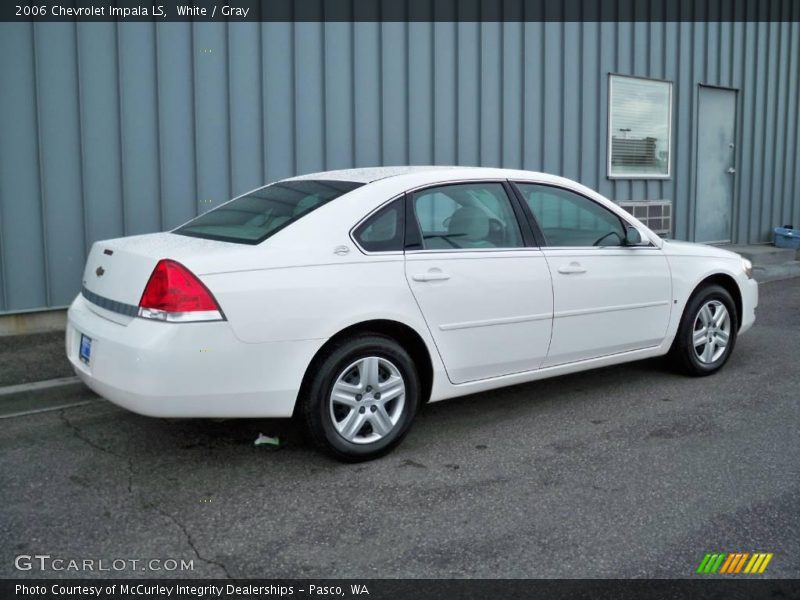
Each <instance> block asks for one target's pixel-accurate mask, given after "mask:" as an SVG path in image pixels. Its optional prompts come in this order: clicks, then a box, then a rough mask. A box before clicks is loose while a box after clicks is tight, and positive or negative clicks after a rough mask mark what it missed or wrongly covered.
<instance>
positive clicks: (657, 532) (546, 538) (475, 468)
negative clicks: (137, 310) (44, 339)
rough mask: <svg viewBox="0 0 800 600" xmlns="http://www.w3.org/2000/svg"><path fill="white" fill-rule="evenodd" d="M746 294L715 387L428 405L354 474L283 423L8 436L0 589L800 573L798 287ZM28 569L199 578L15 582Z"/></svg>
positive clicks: (175, 423)
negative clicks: (735, 559)
mask: <svg viewBox="0 0 800 600" xmlns="http://www.w3.org/2000/svg"><path fill="white" fill-rule="evenodd" d="M760 291H761V302H760V306H759V309H758V311H757V315H758V316H757V322H756V325H755V327H754V328H753V329H752V330H751V331H750V332H748V333H747V334H745V335H743V336H742V337H741V338H740V339H739V342H738V344H737V347H736V350H735V353H734V355H733V356H732V358H731V360H730V362H729V363H728V365H727V366H726V367H725V369H724V370H723V371H722V372H720V373H719V374H717V375H714V376H711V377H707V378H702V379H692V378H687V377H683V376H680V375H676V374H673V373H672V372H671V371H669V370H668V369H667V368H666V367H665V365H664V364H663V362H662V361H660V360H651V361H645V362H640V363H634V364H630V365H625V366H620V367H612V368H606V369H602V370H597V371H590V372H586V373H582V374H578V375H570V376H564V377H560V378H557V379H551V380H547V381H541V382H537V383H532V384H526V385H520V386H516V387H512V388H506V389H502V390H497V391H493V392H490V393H482V394H477V395H474V396H470V397H467V398H462V399H457V400H451V401H446V402H441V403H437V404H433V405H429V406H426V407H424V408H423V410H422V411H421V414H420V415H419V417H418V419H417V422H416V423H415V425H414V427H413V429H412V431H411V433H410V434H409V436H408V437H407V438H406V440H405V441H404V443H403V444H402V445H401V446H400V447H399V448H398V449H397V450H396V451H395V452H394V453H392V454H390V455H389V456H387V457H385V458H383V459H380V460H377V461H373V462H370V463H365V464H360V465H344V464H339V463H337V462H334V461H332V460H330V459H328V458H326V457H325V456H323V455H320V454H318V453H317V452H316V451H315V450H314V449H313V448H311V446H310V445H309V443H308V442H307V441H305V440H304V438H303V436H302V434H301V432H300V431H299V430H298V429H297V428H296V427H294V426H293V425H291V424H289V423H284V422H280V421H265V420H252V421H246V420H245V421H223V422H216V421H207V420H163V419H153V418H147V417H141V416H137V415H134V414H132V413H129V412H126V411H124V410H121V409H118V408H116V407H114V406H113V405H111V404H109V403H107V402H105V401H97V402H94V403H91V404H89V405H85V406H79V407H74V408H68V409H64V410H55V411H50V412H44V413H39V414H33V415H29V416H21V417H15V418H9V419H3V420H0V482H2V485H0V577H25V578H32V577H92V576H97V575H98V574H99V575H103V576H117V577H153V576H168V577H311V578H325V577H354V578H362V577H431V578H438V577H514V578H516V577H520V578H534V577H536V578H538V577H677V578H682V577H693V576H695V575H694V573H695V569H696V568H697V566H698V564H699V563H700V561H701V560H702V558H703V556H704V555H705V554H706V553H707V552H771V553H774V557H773V559H772V561H771V563H770V564H769V566H768V568H767V570H766V572H765V573H764V575H763V576H764V577H794V578H796V577H800V476H799V475H800V436H799V435H798V428H799V427H798V426H800V408H799V407H800V361H798V355H799V354H800V352H798V351H799V350H800V279H791V280H785V281H778V282H774V283H768V284H764V285H762V286H761V290H760ZM83 396H84V397H85V399H91V398H92V397H93V396H92V395H91V393H89V392H84V393H83ZM259 433H265V434H275V435H279V436H281V438H282V440H283V442H284V444H283V447H281V448H280V449H278V450H273V449H270V448H269V447H267V446H254V445H253V442H254V440H255V439H256V437H257V436H258V434H259ZM34 554H46V555H50V556H51V557H53V558H63V559H67V560H68V559H76V560H84V559H94V560H100V559H103V560H104V561H106V565H108V564H110V562H111V561H113V560H115V559H117V560H119V559H123V560H131V559H136V560H146V559H152V558H158V559H162V560H163V559H174V560H177V561H181V560H184V561H192V564H193V570H186V571H180V570H176V571H168V572H166V571H164V570H160V571H155V572H154V571H152V570H150V571H148V570H141V567H138V566H137V567H136V568H128V567H126V568H124V569H123V570H120V571H115V570H111V571H106V572H102V573H98V572H96V571H94V572H93V571H75V570H68V569H65V570H61V571H53V570H50V569H47V570H44V571H42V570H39V569H38V568H36V567H35V566H34V568H32V569H31V570H24V571H20V570H17V569H16V568H15V566H14V563H15V557H17V556H20V555H23V556H24V555H34ZM95 564H97V563H95ZM117 564H119V563H117ZM23 565H24V562H23Z"/></svg>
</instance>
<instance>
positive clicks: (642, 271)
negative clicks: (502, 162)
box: [516, 183, 672, 366]
mask: <svg viewBox="0 0 800 600" xmlns="http://www.w3.org/2000/svg"><path fill="white" fill-rule="evenodd" d="M516 188H517V190H518V191H519V193H520V195H521V196H522V198H523V200H524V204H525V206H526V207H527V208H528V209H529V210H530V213H531V215H532V216H533V218H534V220H535V223H534V225H536V226H538V228H539V229H540V231H541V235H542V237H543V238H544V242H543V246H542V252H543V254H544V255H545V257H546V258H547V261H548V263H549V265H550V270H551V272H552V275H553V303H554V306H553V339H552V342H551V344H550V351H549V352H548V355H547V358H546V360H545V361H544V363H543V366H555V365H559V364H565V363H570V362H575V361H581V360H587V359H592V358H598V357H601V356H607V355H610V354H616V353H619V352H627V351H630V350H637V349H641V348H648V347H652V346H657V345H659V344H661V342H662V341H663V339H664V336H665V335H666V331H667V325H668V323H669V318H670V311H671V306H672V302H671V297H672V283H671V276H670V271H669V265H668V264H667V260H666V257H665V256H664V254H663V252H662V251H661V249H660V248H657V247H655V246H653V245H649V246H626V245H624V239H625V228H626V226H627V223H625V222H624V221H623V220H622V219H621V218H620V217H619V216H618V215H616V214H615V213H614V212H612V211H610V210H608V209H607V208H606V207H604V206H602V205H601V204H599V203H598V202H595V201H594V200H592V199H590V198H587V197H585V196H583V195H581V194H578V193H576V192H574V191H572V190H568V189H565V188H561V187H557V186H551V185H544V184H535V183H517V184H516Z"/></svg>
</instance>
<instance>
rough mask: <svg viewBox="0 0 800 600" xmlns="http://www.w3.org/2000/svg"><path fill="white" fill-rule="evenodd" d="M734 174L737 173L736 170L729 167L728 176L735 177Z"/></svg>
mask: <svg viewBox="0 0 800 600" xmlns="http://www.w3.org/2000/svg"><path fill="white" fill-rule="evenodd" d="M734 173H736V169H734V168H733V167H728V175H733V174H734Z"/></svg>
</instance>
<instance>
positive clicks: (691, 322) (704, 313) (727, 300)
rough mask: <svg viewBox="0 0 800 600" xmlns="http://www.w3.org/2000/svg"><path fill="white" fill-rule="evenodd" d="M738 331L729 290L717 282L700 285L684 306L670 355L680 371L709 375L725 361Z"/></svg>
mask: <svg viewBox="0 0 800 600" xmlns="http://www.w3.org/2000/svg"><path fill="white" fill-rule="evenodd" d="M738 330H739V321H738V319H737V316H736V307H735V305H734V302H733V298H731V295H730V293H728V291H727V290H726V289H725V288H723V287H720V286H718V285H708V286H705V287H702V288H700V289H699V290H698V291H697V292H695V294H694V295H693V296H692V298H691V299H690V300H689V303H688V304H687V305H686V310H685V311H684V313H683V316H682V317H681V323H680V326H679V327H678V333H677V334H676V336H675V341H674V342H673V344H672V348H671V349H670V358H671V359H672V362H673V364H675V366H676V367H678V369H679V370H681V371H682V372H684V373H687V374H689V375H694V376H703V375H711V374H712V373H715V372H716V371H718V370H719V369H721V368H722V366H723V365H724V364H725V363H726V362H727V361H728V358H729V357H730V355H731V352H733V347H734V345H735V344H736V333H737V332H738Z"/></svg>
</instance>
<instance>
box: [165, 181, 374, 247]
mask: <svg viewBox="0 0 800 600" xmlns="http://www.w3.org/2000/svg"><path fill="white" fill-rule="evenodd" d="M362 185H364V184H362V183H355V182H352V181H321V180H316V179H299V180H295V181H279V182H277V183H273V184H271V185H268V186H267V187H264V188H261V189H259V190H256V191H255V192H250V193H249V194H245V195H244V196H240V197H239V198H236V199H235V200H231V201H230V202H226V203H225V204H223V205H221V206H219V207H217V208H214V209H212V210H210V211H208V212H207V213H204V214H202V215H200V216H199V217H197V218H195V219H192V220H191V221H189V222H188V223H186V224H185V225H181V226H180V227H178V228H177V229H176V230H174V231H173V233H179V234H181V235H188V236H192V237H199V238H205V239H209V240H220V241H223V242H236V243H240V244H259V243H261V242H263V241H264V240H266V239H267V238H268V237H270V236H271V235H273V234H274V233H276V232H277V231H280V230H281V229H283V228H284V227H286V226H288V225H291V224H292V223H294V222H295V221H297V220H298V219H300V218H301V217H303V216H304V215H307V214H308V213H310V212H311V211H312V210H314V209H315V208H318V207H320V206H322V205H323V204H325V203H327V202H330V201H331V200H334V199H335V198H338V197H339V196H342V195H343V194H346V193H347V192H350V191H352V190H354V189H356V188H358V187H361V186H362Z"/></svg>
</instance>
